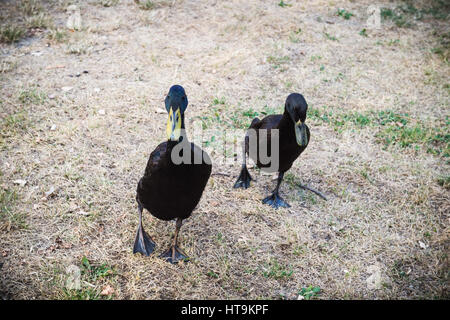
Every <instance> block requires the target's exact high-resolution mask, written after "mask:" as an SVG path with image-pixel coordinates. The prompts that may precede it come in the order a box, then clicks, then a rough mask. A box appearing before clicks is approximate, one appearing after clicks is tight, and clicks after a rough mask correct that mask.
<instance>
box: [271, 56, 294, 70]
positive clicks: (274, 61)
mask: <svg viewBox="0 0 450 320" xmlns="http://www.w3.org/2000/svg"><path fill="white" fill-rule="evenodd" d="M289 60H290V58H289V57H288V56H282V57H275V56H269V57H267V62H268V63H270V64H271V65H272V68H274V69H278V70H280V71H281V72H283V71H286V70H287V68H286V66H285V65H286V64H287V63H289Z"/></svg>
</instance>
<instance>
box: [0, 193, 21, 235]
mask: <svg viewBox="0 0 450 320" xmlns="http://www.w3.org/2000/svg"><path fill="white" fill-rule="evenodd" d="M17 200H18V195H17V193H16V191H14V190H10V189H6V190H3V189H0V221H1V224H0V226H1V228H0V229H6V230H11V229H25V228H27V224H26V222H25V217H26V215H25V214H24V213H20V212H16V211H15V210H14V207H15V205H16V202H17Z"/></svg>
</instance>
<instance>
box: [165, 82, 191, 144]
mask: <svg viewBox="0 0 450 320" xmlns="http://www.w3.org/2000/svg"><path fill="white" fill-rule="evenodd" d="M165 104H166V110H167V113H168V114H169V119H168V120H167V127H166V134H167V140H171V141H178V140H179V139H180V136H181V130H182V129H184V111H186V108H187V105H188V99H187V96H186V92H185V91H184V88H183V87H182V86H179V85H174V86H172V87H171V88H170V90H169V93H168V94H167V96H166V99H165Z"/></svg>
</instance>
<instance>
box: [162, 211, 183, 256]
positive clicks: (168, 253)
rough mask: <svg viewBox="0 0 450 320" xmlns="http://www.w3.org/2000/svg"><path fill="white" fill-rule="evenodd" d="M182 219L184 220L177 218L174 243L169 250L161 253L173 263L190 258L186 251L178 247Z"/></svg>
mask: <svg viewBox="0 0 450 320" xmlns="http://www.w3.org/2000/svg"><path fill="white" fill-rule="evenodd" d="M182 221H183V220H182V219H180V218H178V219H177V223H176V227H175V236H174V237H173V241H172V245H171V246H170V248H169V250H167V251H166V252H164V253H163V254H161V255H160V257H161V258H164V259H166V260H167V261H168V262H170V263H172V264H175V263H177V262H178V261H180V260H184V261H188V260H189V257H188V256H187V255H186V253H184V252H183V250H181V249H180V248H179V247H178V232H179V231H180V228H181V224H182Z"/></svg>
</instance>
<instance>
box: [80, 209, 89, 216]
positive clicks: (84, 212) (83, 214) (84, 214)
mask: <svg viewBox="0 0 450 320" xmlns="http://www.w3.org/2000/svg"><path fill="white" fill-rule="evenodd" d="M77 213H78V214H81V215H82V216H86V217H87V216H88V215H89V212H86V211H82V210H80V211H78V212H77Z"/></svg>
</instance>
